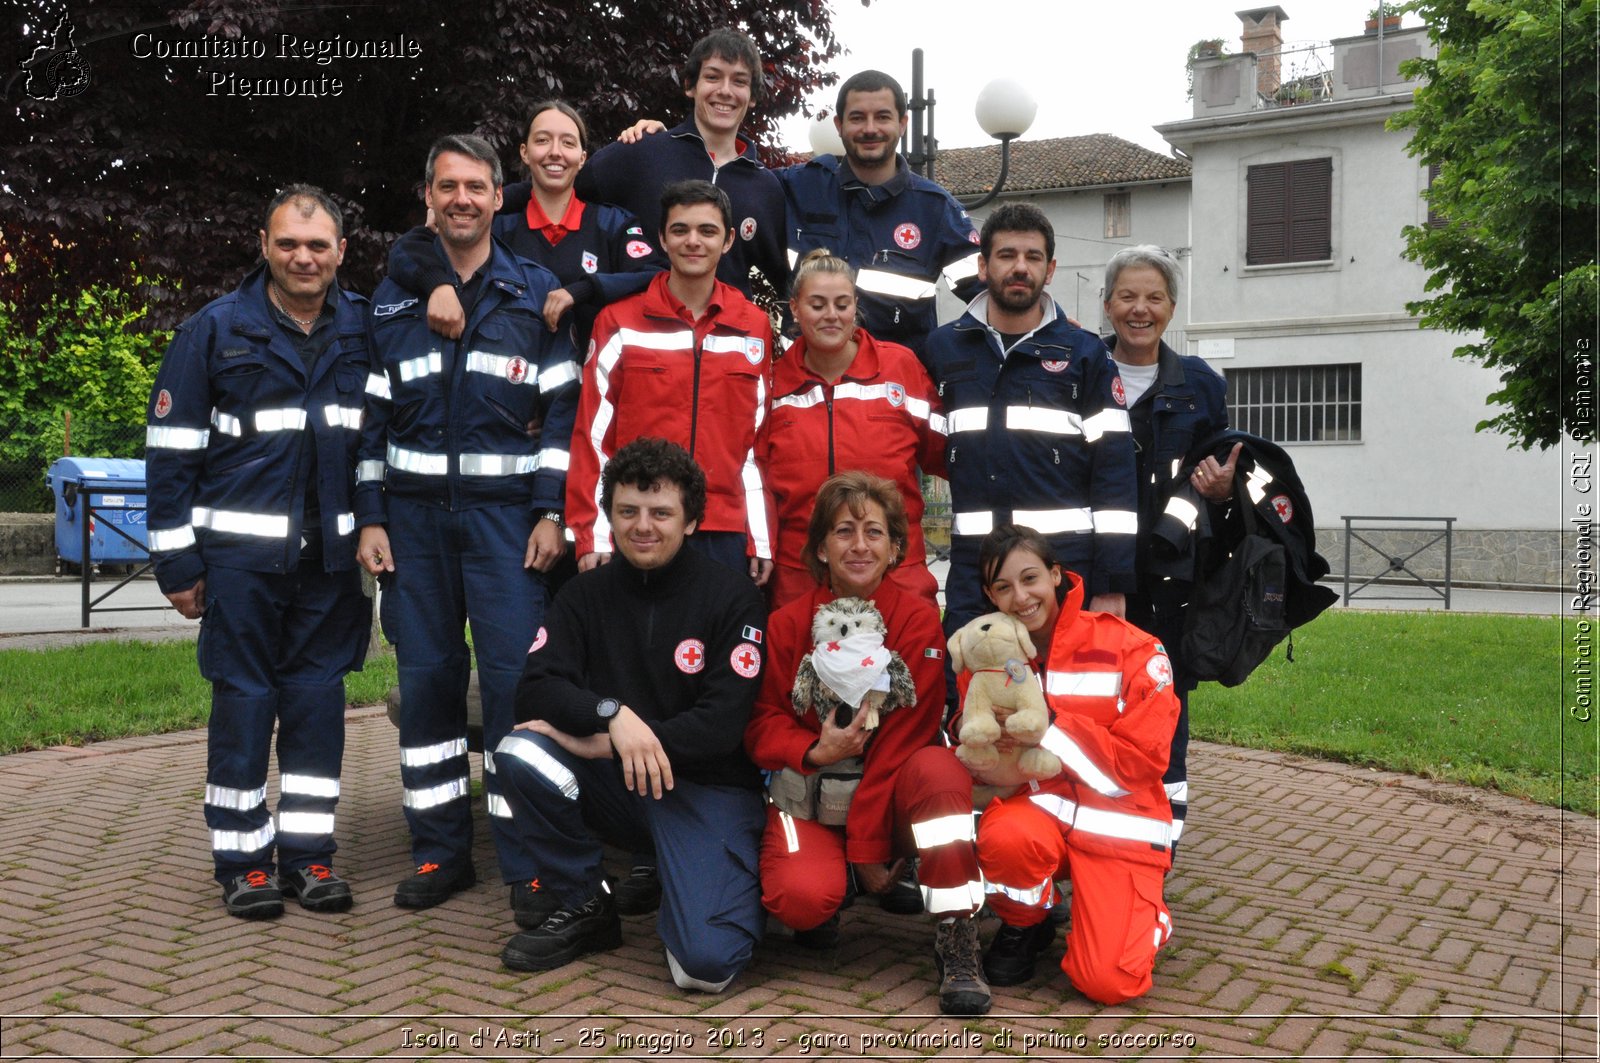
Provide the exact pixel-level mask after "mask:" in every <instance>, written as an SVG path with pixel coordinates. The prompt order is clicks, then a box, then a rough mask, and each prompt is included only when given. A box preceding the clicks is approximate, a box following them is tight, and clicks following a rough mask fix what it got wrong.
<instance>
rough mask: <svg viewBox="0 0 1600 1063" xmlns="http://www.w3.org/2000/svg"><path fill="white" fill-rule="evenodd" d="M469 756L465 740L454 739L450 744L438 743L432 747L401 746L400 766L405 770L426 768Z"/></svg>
mask: <svg viewBox="0 0 1600 1063" xmlns="http://www.w3.org/2000/svg"><path fill="white" fill-rule="evenodd" d="M466 755H467V740H466V739H465V738H452V739H451V740H450V741H448V742H436V743H434V744H433V745H431V746H401V747H400V766H401V767H403V768H426V767H427V766H428V765H430V764H442V763H443V762H445V761H447V760H449V759H450V758H451V757H464V756H466Z"/></svg>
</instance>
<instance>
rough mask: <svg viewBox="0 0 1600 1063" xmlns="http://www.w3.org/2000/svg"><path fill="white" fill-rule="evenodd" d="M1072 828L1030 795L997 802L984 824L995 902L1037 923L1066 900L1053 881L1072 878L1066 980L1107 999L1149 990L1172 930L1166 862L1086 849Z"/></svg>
mask: <svg viewBox="0 0 1600 1063" xmlns="http://www.w3.org/2000/svg"><path fill="white" fill-rule="evenodd" d="M1070 833H1071V828H1069V827H1067V826H1066V825H1065V824H1064V823H1062V822H1061V821H1060V820H1058V819H1056V817H1054V816H1052V815H1051V814H1050V813H1048V812H1046V811H1045V810H1044V809H1042V808H1040V807H1039V806H1037V805H1035V804H1034V803H1033V802H1032V801H1029V800H1028V798H1027V795H1026V794H1021V795H1017V796H1015V797H1009V798H1006V799H1005V800H1003V801H1001V800H996V801H993V802H991V803H990V805H989V807H988V808H987V809H985V810H984V813H983V818H982V820H981V821H980V823H979V825H978V864H979V866H980V867H981V868H982V869H983V875H984V878H985V880H986V881H987V882H988V883H989V886H988V890H989V908H990V910H991V911H993V912H994V913H995V914H996V915H998V916H999V917H1000V919H1001V921H1002V922H1004V923H1007V924H1009V925H1011V926H1019V927H1021V926H1033V925H1034V924H1035V923H1038V922H1039V921H1041V920H1042V919H1044V917H1045V914H1046V912H1047V910H1048V909H1049V908H1050V906H1051V905H1052V904H1054V903H1055V902H1056V901H1057V900H1058V899H1059V894H1058V893H1057V892H1056V889H1055V881H1054V880H1056V879H1061V878H1071V880H1072V908H1071V911H1072V925H1071V927H1070V928H1069V929H1068V931H1067V954H1066V955H1065V956H1064V957H1062V960H1061V969H1062V970H1063V971H1064V972H1066V975H1067V981H1069V982H1071V983H1072V985H1073V987H1074V988H1075V989H1077V990H1078V992H1080V993H1082V994H1083V995H1084V996H1086V997H1088V998H1089V999H1090V1000H1096V1001H1099V1002H1100V1003H1102V1004H1120V1003H1122V1002H1123V1001H1125V1000H1132V999H1133V998H1134V997H1137V996H1143V995H1144V994H1145V993H1146V992H1148V991H1149V989H1150V983H1151V972H1152V971H1153V970H1154V969H1155V963H1156V951H1157V950H1158V949H1159V948H1160V947H1161V946H1162V945H1163V944H1165V943H1166V940H1167V939H1168V938H1169V937H1171V936H1172V918H1171V916H1170V915H1169V914H1168V912H1167V906H1166V904H1165V902H1164V901H1162V899H1161V885H1162V879H1163V878H1164V877H1165V869H1164V868H1162V867H1161V866H1159V865H1157V864H1146V863H1140V862H1138V861H1135V860H1124V859H1119V858H1118V857H1115V856H1108V855H1106V854H1104V853H1100V852H1090V851H1086V850H1084V849H1081V848H1079V847H1078V846H1075V845H1072V844H1071V843H1070V842H1069V841H1068V836H1069V834H1070Z"/></svg>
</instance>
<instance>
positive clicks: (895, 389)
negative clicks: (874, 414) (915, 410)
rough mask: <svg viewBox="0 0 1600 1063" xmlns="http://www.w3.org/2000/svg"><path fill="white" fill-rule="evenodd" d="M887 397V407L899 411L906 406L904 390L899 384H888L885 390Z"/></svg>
mask: <svg viewBox="0 0 1600 1063" xmlns="http://www.w3.org/2000/svg"><path fill="white" fill-rule="evenodd" d="M885 390H886V391H887V393H888V395H889V405H890V406H893V407H895V408H896V409H899V408H900V407H901V406H904V405H905V404H906V389H905V387H904V386H903V385H900V384H890V385H888V387H887V388H886V389H885Z"/></svg>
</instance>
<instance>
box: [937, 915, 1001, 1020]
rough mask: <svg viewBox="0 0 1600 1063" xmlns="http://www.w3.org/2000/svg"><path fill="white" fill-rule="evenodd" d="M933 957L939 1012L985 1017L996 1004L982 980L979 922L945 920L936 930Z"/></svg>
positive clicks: (970, 919) (968, 918) (969, 918)
mask: <svg viewBox="0 0 1600 1063" xmlns="http://www.w3.org/2000/svg"><path fill="white" fill-rule="evenodd" d="M933 955H934V959H935V961H936V962H937V963H938V967H939V1010H940V1011H942V1012H944V1013H945V1014H946V1015H984V1014H987V1013H988V1011H989V1005H990V1004H991V1003H993V1000H992V997H991V995H990V993H989V983H987V982H985V981H984V980H983V961H982V956H981V953H980V952H979V949H978V921H977V919H975V918H973V917H971V916H968V917H966V918H964V919H945V920H942V921H941V922H940V923H939V924H938V926H936V927H935V928H934V931H933Z"/></svg>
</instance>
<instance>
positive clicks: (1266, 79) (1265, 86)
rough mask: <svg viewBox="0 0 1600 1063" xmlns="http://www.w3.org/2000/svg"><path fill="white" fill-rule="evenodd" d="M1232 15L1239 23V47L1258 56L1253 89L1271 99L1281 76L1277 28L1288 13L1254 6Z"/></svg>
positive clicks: (1278, 9) (1284, 20)
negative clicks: (1236, 17) (1240, 27)
mask: <svg viewBox="0 0 1600 1063" xmlns="http://www.w3.org/2000/svg"><path fill="white" fill-rule="evenodd" d="M1234 14H1235V15H1237V16H1238V18H1239V21H1240V23H1242V25H1243V29H1242V30H1241V32H1240V34H1239V43H1240V45H1241V46H1242V48H1241V50H1242V51H1245V52H1254V53H1255V54H1256V55H1257V56H1259V57H1260V58H1259V59H1258V60H1257V62H1256V91H1257V92H1259V93H1260V94H1261V95H1262V96H1264V97H1266V98H1267V99H1271V98H1272V97H1273V95H1274V94H1276V93H1277V91H1278V84H1279V81H1280V78H1281V74H1280V67H1279V63H1278V50H1279V49H1281V48H1282V47H1283V33H1282V31H1281V30H1280V29H1279V27H1280V26H1281V25H1282V24H1283V23H1285V22H1287V21H1289V15H1288V13H1287V12H1285V11H1284V10H1283V8H1281V7H1255V8H1251V9H1249V10H1248V11H1235V12H1234Z"/></svg>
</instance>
